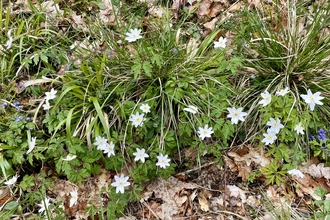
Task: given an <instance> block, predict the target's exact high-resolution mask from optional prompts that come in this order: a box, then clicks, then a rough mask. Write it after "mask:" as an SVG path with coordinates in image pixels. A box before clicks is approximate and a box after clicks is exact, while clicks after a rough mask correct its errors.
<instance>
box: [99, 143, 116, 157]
mask: <svg viewBox="0 0 330 220" xmlns="http://www.w3.org/2000/svg"><path fill="white" fill-rule="evenodd" d="M102 150H103V153H105V154H108V157H110V156H111V155H115V145H114V144H113V142H112V141H111V142H110V143H109V144H108V143H106V144H105V145H104V147H103V148H102Z"/></svg>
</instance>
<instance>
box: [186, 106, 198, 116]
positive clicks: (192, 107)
mask: <svg viewBox="0 0 330 220" xmlns="http://www.w3.org/2000/svg"><path fill="white" fill-rule="evenodd" d="M183 110H184V111H186V112H190V113H193V114H196V113H197V112H198V108H197V107H196V106H193V105H188V107H187V108H184V109H183Z"/></svg>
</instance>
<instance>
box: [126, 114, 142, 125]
mask: <svg viewBox="0 0 330 220" xmlns="http://www.w3.org/2000/svg"><path fill="white" fill-rule="evenodd" d="M143 116H144V114H141V115H140V114H139V113H138V112H137V113H136V114H135V115H131V118H130V119H129V121H131V122H132V123H133V125H134V127H138V126H142V124H143V121H144V120H145V119H144V118H143Z"/></svg>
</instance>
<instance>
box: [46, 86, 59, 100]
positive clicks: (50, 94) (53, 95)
mask: <svg viewBox="0 0 330 220" xmlns="http://www.w3.org/2000/svg"><path fill="white" fill-rule="evenodd" d="M56 93H57V91H56V90H55V89H54V88H52V89H51V90H50V92H46V93H45V95H46V98H45V99H46V100H51V99H55V98H56Z"/></svg>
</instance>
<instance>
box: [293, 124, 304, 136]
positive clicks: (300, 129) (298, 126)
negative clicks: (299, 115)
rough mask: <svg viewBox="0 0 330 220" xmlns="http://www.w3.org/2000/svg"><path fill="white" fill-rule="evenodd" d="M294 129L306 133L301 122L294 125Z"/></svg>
mask: <svg viewBox="0 0 330 220" xmlns="http://www.w3.org/2000/svg"><path fill="white" fill-rule="evenodd" d="M294 130H295V131H296V132H297V134H304V128H303V126H302V125H301V122H299V124H297V125H296V127H294Z"/></svg>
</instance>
